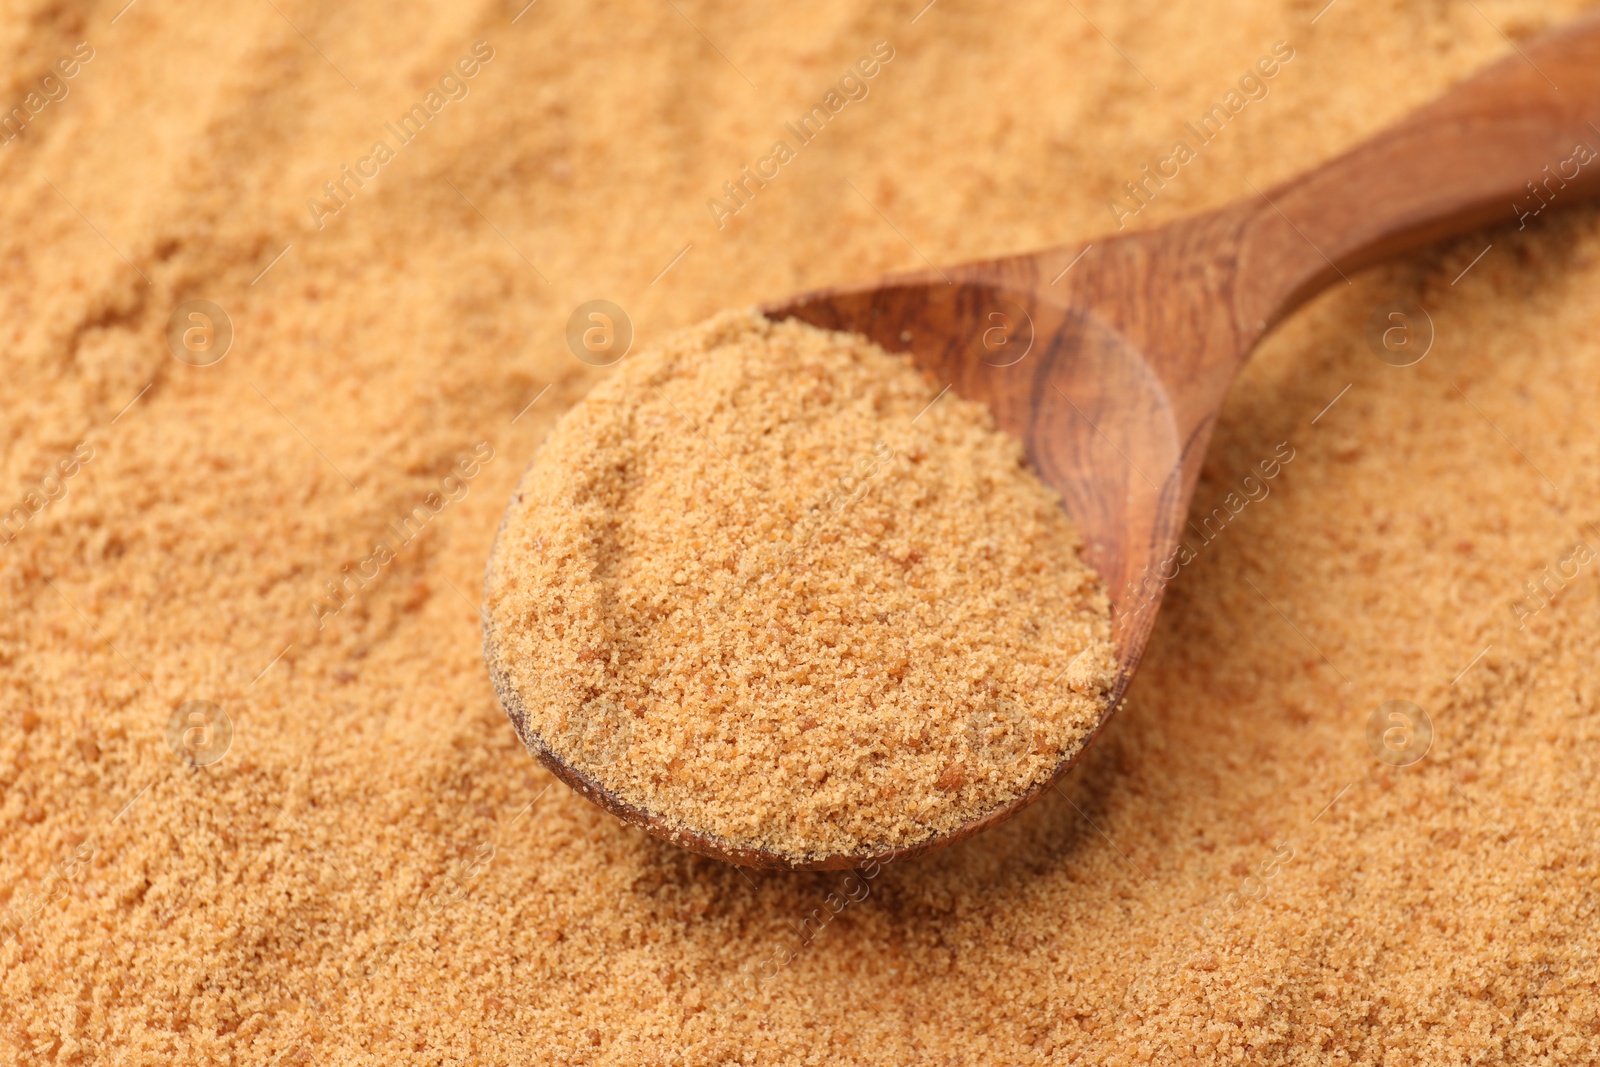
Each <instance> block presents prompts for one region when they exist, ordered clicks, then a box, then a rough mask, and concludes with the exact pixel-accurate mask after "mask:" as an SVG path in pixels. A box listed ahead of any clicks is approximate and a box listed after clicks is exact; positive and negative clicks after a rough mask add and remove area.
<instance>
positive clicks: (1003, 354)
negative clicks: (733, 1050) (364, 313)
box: [486, 16, 1600, 870]
mask: <svg viewBox="0 0 1600 1067" xmlns="http://www.w3.org/2000/svg"><path fill="white" fill-rule="evenodd" d="M1597 71H1600V16H1590V17H1586V18H1584V19H1582V20H1580V21H1578V22H1575V23H1572V24H1570V25H1568V26H1567V27H1565V28H1563V29H1561V30H1558V31H1556V32H1553V33H1551V34H1547V35H1545V36H1544V37H1542V38H1540V39H1538V40H1536V41H1533V42H1530V43H1528V44H1526V45H1525V46H1523V47H1522V48H1521V49H1520V50H1519V51H1518V53H1517V54H1516V55H1514V56H1511V57H1508V58H1506V59H1504V60H1502V61H1501V62H1499V63H1497V64H1495V65H1493V66H1491V67H1490V68H1488V69H1486V70H1485V71H1483V72H1482V73H1480V74H1478V75H1476V76H1475V77H1473V78H1471V79H1469V80H1468V81H1465V82H1463V83H1461V84H1459V85H1457V86H1455V87H1454V88H1452V89H1450V90H1449V91H1448V92H1446V93H1445V94H1444V95H1443V96H1442V97H1440V98H1439V99H1437V100H1436V101H1434V102H1433V103H1431V104H1429V105H1427V106H1425V107H1423V108H1421V109H1419V110H1418V111H1415V112H1413V113H1412V114H1411V115H1410V116H1408V117H1407V118H1406V119H1404V120H1403V121H1401V122H1400V123H1398V124H1397V125H1395V126H1392V127H1390V128H1389V129H1387V130H1385V131H1383V132H1382V133H1380V134H1378V135H1376V136H1374V137H1372V138H1371V139H1369V140H1367V141H1365V142H1362V143H1361V144H1359V145H1357V146H1356V147H1354V148H1352V149H1350V150H1348V151H1346V152H1345V153H1343V154H1342V155H1340V156H1338V157H1336V158H1334V159H1332V160H1330V161H1328V162H1327V163H1325V164H1323V165H1321V166H1319V167H1317V168H1315V169H1313V170H1311V171H1308V172H1306V173H1305V174H1302V175H1301V176H1299V177H1298V178H1295V179H1292V180H1291V181H1289V182H1286V183H1284V184H1282V185H1279V186H1276V187H1273V188H1271V189H1268V190H1266V191H1265V192H1263V191H1260V190H1258V189H1256V188H1255V187H1254V186H1251V187H1250V188H1251V192H1250V194H1249V195H1248V196H1245V197H1243V198H1241V199H1240V200H1239V201H1237V202H1235V203H1233V204H1230V205H1227V206H1225V207H1222V208H1219V209H1217V210H1214V211H1211V212H1208V213H1206V214H1203V215H1199V216H1195V217H1192V218H1188V219H1183V220H1179V221H1177V222H1174V223H1171V224H1168V225H1165V226H1162V227H1159V228H1156V229H1151V230H1146V231H1142V232H1138V233H1131V234H1116V235H1112V236H1109V237H1104V238H1099V239H1096V240H1094V241H1092V242H1089V243H1088V244H1087V245H1083V246H1072V247H1067V248H1057V249H1050V250H1046V251H1042V252H1037V253H1033V254H1028V255H1018V256H1008V257H1004V258H1000V259H993V260H987V261H983V262H977V263H968V264H963V265H960V266H956V267H946V268H943V269H935V270H930V271H925V272H918V273H914V274H907V275H902V276H896V277H892V278H888V279H885V280H882V281H879V282H875V283H872V284H867V285H857V286H845V287H841V288H836V289H826V290H821V291H818V292H813V293H807V294H804V295H801V296H797V297H794V298H791V299H789V300H785V301H781V302H776V303H773V304H769V305H767V306H765V307H763V308H762V311H763V312H764V313H765V314H766V315H767V316H768V317H769V318H773V319H784V318H795V319H799V320H802V321H804V322H808V323H811V324H813V325H815V326H819V327H823V328H825V329H830V330H843V331H849V332H854V333H859V334H863V335H865V336H866V337H868V338H869V339H871V340H873V341H875V342H877V343H878V344H879V345H880V346H882V347H883V348H884V349H885V350H887V351H890V352H905V353H909V355H910V358H911V360H912V361H913V363H914V364H915V365H916V366H918V367H919V368H920V369H921V370H922V371H923V372H924V373H925V374H926V375H927V376H929V377H931V378H932V379H933V380H934V381H935V383H936V384H937V385H942V386H943V387H944V388H947V389H949V390H951V391H953V392H954V393H956V394H957V395H959V396H963V397H966V398H967V399H970V400H974V401H979V402H981V403H984V404H986V405H988V407H989V408H990V410H991V411H992V412H993V414H994V417H995V421H996V423H997V425H998V426H999V427H1000V428H1001V429H1003V430H1005V431H1007V432H1009V433H1011V434H1013V435H1014V436H1016V437H1017V438H1018V439H1020V440H1021V441H1022V443H1023V444H1024V446H1025V448H1026V450H1027V454H1028V457H1029V459H1030V460H1031V462H1032V463H1033V465H1034V467H1035V469H1036V470H1037V471H1038V473H1039V475H1040V477H1041V478H1042V479H1043V480H1044V481H1045V482H1046V484H1048V485H1050V486H1051V487H1052V488H1054V489H1055V490H1056V491H1057V492H1058V493H1059V494H1060V496H1061V501H1062V505H1063V507H1064V509H1065V510H1066V512H1067V514H1068V515H1069V516H1070V517H1071V518H1072V520H1073V521H1074V522H1075V523H1076V525H1077V527H1078V529H1079V531H1080V533H1081V534H1082V536H1083V541H1084V547H1083V557H1084V559H1085V561H1086V562H1087V563H1088V564H1089V565H1090V566H1092V567H1094V568H1095V569H1096V570H1097V571H1098V572H1099V574H1100V577H1101V580H1102V582H1103V583H1104V586H1105V589H1106V592H1107V594H1108V595H1109V597H1110V600H1111V604H1112V618H1113V639H1114V641H1115V643H1116V646H1117V668H1118V669H1117V677H1116V681H1115V684H1114V687H1113V689H1112V691H1111V693H1110V695H1109V699H1108V701H1107V703H1106V706H1105V712H1104V714H1103V715H1102V717H1101V719H1100V722H1099V724H1098V725H1097V726H1096V727H1095V728H1094V730H1093V731H1091V733H1090V735H1089V738H1087V739H1086V740H1085V744H1084V745H1083V746H1081V747H1080V748H1079V749H1078V753H1077V754H1076V755H1075V756H1074V757H1072V759H1068V760H1065V761H1063V762H1062V763H1061V764H1060V765H1059V766H1058V767H1057V768H1056V770H1055V772H1054V774H1053V775H1051V776H1050V777H1049V778H1048V779H1047V780H1045V781H1043V782H1041V783H1039V784H1038V785H1036V786H1035V787H1034V788H1032V789H1031V790H1029V791H1028V792H1027V793H1025V794H1024V795H1022V796H1019V797H1017V798H1016V799H1014V800H1012V801H1010V802H1009V803H1007V804H1005V805H1003V806H1001V807H998V808H996V809H994V810H992V811H990V812H987V813H986V814H984V815H983V816H981V817H979V818H977V819H975V820H973V821H971V822H969V823H966V824H965V825H963V826H961V827H960V828H958V829H957V830H955V831H953V832H950V833H945V834H941V835H937V836H930V837H928V838H927V839H925V840H923V841H920V842H918V843H916V844H913V845H910V846H906V847H901V848H898V849H895V850H894V851H892V852H888V853H884V852H878V851H864V852H862V853H860V854H849V855H833V856H827V857H824V858H822V859H819V860H811V861H795V860H793V859H791V858H789V857H786V856H782V855H779V854H775V853H770V852H764V851H759V850H752V849H744V848H738V847H735V846H731V845H729V844H728V843H726V842H723V841H720V840H719V839H717V838H716V837H715V836H713V835H710V834H701V833H695V832H692V831H686V830H683V829H682V828H677V827H674V826H671V825H669V824H668V823H667V821H666V820H665V819H663V818H661V817H660V816H658V815H655V814H652V813H650V812H646V811H642V810H640V809H638V808H637V807H635V806H633V805H630V804H628V803H626V802H624V801H622V800H620V799H619V798H617V797H615V796H613V795H612V794H610V793H609V792H608V791H607V790H606V789H605V788H604V787H603V786H602V785H601V784H600V783H599V782H597V781H595V780H593V779H592V778H591V777H589V776H588V775H586V774H584V773H583V772H581V771H579V770H577V769H575V768H573V767H571V766H568V765H567V764H565V763H564V762H563V761H562V760H561V759H560V758H559V757H557V756H556V755H555V753H554V752H552V751H551V750H550V749H549V747H548V746H547V745H546V744H545V743H544V742H543V741H542V740H541V739H539V738H538V737H537V736H536V735H534V734H532V733H531V732H530V731H528V730H527V729H526V716H525V715H523V714H522V711H521V708H520V707H519V706H518V698H517V697H516V694H515V693H514V692H512V691H511V689H510V687H509V686H508V685H507V684H505V682H504V680H503V679H502V678H501V677H500V676H499V672H498V671H497V670H495V669H494V664H495V662H496V657H495V654H494V651H493V649H492V647H491V648H490V650H489V656H488V658H489V662H490V664H491V674H492V675H494V679H495V683H496V688H497V690H498V691H499V694H500V698H501V700H502V702H503V703H504V704H505V707H506V710H507V711H508V713H509V714H510V715H511V718H512V721H513V722H514V723H517V724H518V729H519V733H521V735H522V737H523V739H524V741H525V742H527V744H528V746H529V748H530V749H531V750H532V751H533V752H534V753H535V755H537V756H538V758H539V759H540V760H541V761H542V762H543V763H544V764H545V766H547V767H549V768H550V769H551V770H552V771H553V772H554V773H555V774H556V775H557V776H558V777H560V778H561V779H562V780H563V781H565V782H566V783H567V784H568V785H570V786H572V787H573V788H574V789H576V790H578V791H579V792H581V793H583V794H584V795H586V796H588V797H589V798H590V799H592V800H594V801H595V802H597V803H599V804H601V805H602V806H603V807H605V808H606V809H607V810H609V811H611V812H612V813H613V814H615V815H617V816H618V817H620V818H622V819H624V820H627V821H629V822H632V823H636V824H639V825H640V826H642V827H644V828H645V829H646V830H648V831H650V832H651V833H654V834H656V835H658V836H661V837H664V838H666V839H667V840H671V841H673V842H675V843H677V844H679V845H682V846H684V847H686V848H689V849H692V850H694V851H696V852H699V853H702V854H705V855H709V856H714V857H717V858H720V859H723V860H727V861H729V862H732V863H736V864H739V865H741V866H746V867H759V868H770V869H796V870H827V869H847V868H862V867H868V866H870V865H872V864H873V863H884V862H889V861H891V860H893V859H897V858H904V857H908V856H914V855H918V854H921V853H925V852H929V851H932V850H934V849H937V848H942V847H945V846H947V845H950V844H953V843H955V842H957V841H960V840H963V839H965V838H967V837H970V836H972V835H973V834H976V833H978V832H981V831H982V830H985V829H987V828H989V827H991V826H994V825H996V824H997V823H1000V822H1002V821H1004V820H1005V819H1008V818H1010V817H1011V816H1012V815H1015V814H1016V813H1017V812H1019V811H1021V810H1022V809H1023V808H1025V807H1026V806H1027V805H1028V804H1030V803H1032V802H1033V801H1034V800H1037V799H1038V798H1039V797H1041V796H1043V794H1044V793H1045V791H1046V790H1047V789H1049V788H1050V787H1051V786H1052V785H1054V783H1055V782H1056V781H1057V780H1058V779H1059V778H1060V777H1061V775H1063V774H1065V773H1066V772H1067V770H1068V769H1069V768H1070V766H1071V765H1072V763H1073V761H1074V760H1075V759H1077V758H1078V756H1081V754H1082V752H1083V751H1084V750H1085V749H1086V748H1087V747H1088V742H1089V741H1090V740H1092V739H1093V737H1094V736H1095V735H1096V734H1097V733H1098V732H1099V731H1100V729H1102V728H1103V727H1104V726H1105V723H1106V722H1107V721H1108V720H1109V719H1110V717H1111V715H1112V713H1113V712H1114V711H1115V710H1116V708H1117V707H1118V706H1119V705H1120V703H1121V701H1122V698H1123V696H1124V694H1125V693H1126V691H1127V688H1128V685H1129V683H1130V682H1131V681H1132V679H1133V676H1134V672H1135V671H1136V670H1137V668H1138V666H1139V661H1140V659H1141V657H1142V656H1143V654H1144V650H1145V646H1146V645H1147V644H1148V642H1149V639H1150V632H1151V628H1152V626H1153V625H1154V622H1155V616H1156V611H1157V609H1158V608H1159V607H1160V604H1161V599H1162V594H1163V592H1164V590H1165V586H1166V583H1167V581H1169V580H1170V579H1171V578H1172V577H1173V576H1174V575H1175V574H1176V573H1177V568H1178V566H1179V565H1181V561H1182V557H1181V550H1180V549H1179V544H1180V537H1179V533H1180V530H1181V529H1182V527H1183V525H1184V523H1185V521H1186V517H1187V514H1188V509H1189V503H1190V498H1191V496H1192V495H1193V492H1194V487H1195V482H1196V480H1197V478H1198V476H1199V471H1200V466H1201V463H1202V461H1203V460H1204V457H1205V450H1206V445H1207V443H1208V442H1209V440H1210V437H1211V431H1212V428H1213V426H1214V424H1215V422H1216V418H1217V415H1218V413H1219V412H1220V410H1221V408H1222V403H1223V400H1224V398H1225V397H1226V395H1227V391H1228V388H1229V386H1230V384H1231V383H1232V381H1233V379H1234V376H1235V375H1236V374H1237V372H1238V370H1239V368H1240V366H1241V365H1242V364H1243V362H1244V360H1245V359H1246V357H1247V356H1248V355H1249V353H1250V350H1251V349H1252V348H1253V347H1254V346H1255V344H1256V342H1257V341H1259V340H1260V338H1261V337H1262V336H1263V335H1264V334H1265V333H1266V332H1267V331H1268V330H1269V329H1271V328H1272V326H1273V325H1275V324H1276V323H1277V322H1279V321H1280V320H1281V319H1282V318H1283V317H1284V316H1286V315H1288V314H1289V313H1290V312H1291V311H1293V310H1294V309H1295V308H1296V307H1298V306H1299V305H1301V304H1302V303H1304V302H1305V301H1306V300H1309V299H1310V298H1311V297H1312V296H1314V295H1315V294H1316V293H1318V292H1320V291H1321V290H1322V289H1323V288H1325V287H1326V286H1328V285H1330V284H1333V283H1339V282H1348V280H1349V278H1348V275H1349V273H1350V272H1352V271H1355V270H1358V269H1359V268H1361V267H1363V266H1367V265H1370V264H1372V263H1375V262H1379V261H1381V260H1383V259H1386V258H1390V257H1392V256H1395V255H1398V254H1400V253H1403V252H1406V251H1409V250H1412V249H1415V248H1417V247H1420V246H1422V245H1425V244H1427V243H1429V242H1432V241H1436V240H1439V239H1441V238H1444V237H1448V236H1452V235H1456V234H1460V233H1464V232H1467V231H1470V230H1472V229H1475V228H1478V227H1481V226H1483V225H1485V224H1492V223H1495V222H1497V221H1498V222H1518V223H1519V226H1525V225H1526V224H1527V221H1528V219H1529V217H1530V216H1531V215H1536V214H1538V213H1540V212H1542V211H1543V210H1544V207H1545V206H1547V205H1550V204H1557V205H1559V206H1565V205H1568V204H1575V203H1577V202H1579V201H1580V200H1582V199H1588V198H1592V197H1593V196H1594V195H1595V194H1596V193H1597V192H1600V128H1596V127H1595V126H1594V125H1593V124H1591V122H1590V121H1589V116H1591V115H1593V116H1597V117H1600V73H1597ZM1579 160H1581V162H1579ZM1574 166H1576V169H1575V170H1574V169H1573V168H1574ZM486 643H488V644H489V645H490V646H492V644H493V635H492V633H491V634H488V635H487V636H486Z"/></svg>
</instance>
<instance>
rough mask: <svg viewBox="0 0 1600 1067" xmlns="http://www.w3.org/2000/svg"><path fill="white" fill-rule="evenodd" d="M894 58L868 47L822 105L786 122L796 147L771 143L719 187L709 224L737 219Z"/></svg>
mask: <svg viewBox="0 0 1600 1067" xmlns="http://www.w3.org/2000/svg"><path fill="white" fill-rule="evenodd" d="M893 58H894V46H893V45H891V44H890V43H889V42H888V41H879V42H877V43H876V44H874V45H873V46H872V55H870V56H865V57H863V58H861V59H860V60H858V61H857V62H856V64H855V66H853V67H851V68H850V69H849V70H847V71H845V73H844V74H843V75H842V76H841V77H840V78H839V82H838V86H839V87H838V88H837V89H829V90H828V91H827V92H826V93H824V94H823V95H822V102H821V103H820V104H818V105H816V106H815V107H813V108H812V109H811V110H810V111H808V112H806V113H805V114H804V115H801V116H800V118H799V119H797V120H796V121H794V122H786V123H784V124H783V128H784V129H785V130H787V131H789V135H790V136H791V137H793V138H794V140H795V145H796V146H797V147H793V148H791V147H790V146H789V142H788V141H786V140H780V141H776V142H774V143H773V145H772V148H771V149H770V150H769V151H768V153H767V155H766V157H765V158H764V159H759V160H757V161H756V163H755V166H754V168H753V169H752V168H751V167H745V168H744V169H743V170H741V171H740V172H739V177H737V178H735V179H734V180H733V181H727V182H723V183H722V192H723V195H724V196H726V197H727V200H726V201H723V200H719V199H717V198H716V197H711V198H710V199H708V200H707V201H706V208H707V210H709V211H710V212H711V220H712V221H713V222H715V223H716V224H717V229H719V230H720V229H722V228H723V227H724V226H726V225H727V224H728V218H729V217H730V216H732V215H737V214H738V213H739V212H740V211H742V210H743V209H744V208H746V207H748V206H749V205H750V202H751V201H752V200H754V199H755V197H756V193H758V192H760V191H761V190H762V189H765V188H766V187H767V182H770V181H772V180H773V179H774V178H776V177H777V176H778V173H779V171H780V170H781V169H782V168H783V166H784V164H786V163H789V162H790V161H792V160H793V159H795V158H796V157H797V156H798V155H799V149H800V148H804V147H805V146H806V145H808V144H810V143H811V141H812V140H813V139H814V138H815V137H816V136H817V135H818V134H820V133H821V132H822V128H823V127H824V126H826V125H827V124H828V121H829V120H830V119H832V118H834V117H835V116H837V115H838V114H839V112H841V111H843V110H844V109H845V105H847V104H849V103H850V102H851V101H853V100H865V99H866V98H867V93H869V92H870V91H871V88H870V87H869V86H868V85H867V82H868V81H870V80H871V79H873V78H875V77H877V74H878V71H879V70H881V69H882V67H883V66H885V65H887V64H888V62H889V61H890V60H891V59H893Z"/></svg>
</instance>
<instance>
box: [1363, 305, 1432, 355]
mask: <svg viewBox="0 0 1600 1067" xmlns="http://www.w3.org/2000/svg"><path fill="white" fill-rule="evenodd" d="M1367 347H1368V348H1370V349H1372V354H1373V355H1375V356H1377V357H1378V358H1379V359H1381V360H1383V361H1384V362H1385V363H1387V364H1389V366H1391V367H1409V366H1411V365H1412V364H1413V363H1421V362H1422V357H1423V356H1426V355H1427V354H1428V352H1429V350H1430V349H1432V348H1433V316H1431V315H1429V314H1428V309H1427V308H1425V307H1423V306H1422V305H1421V304H1419V303H1417V302H1416V301H1415V300H1391V301H1389V302H1388V303H1387V304H1380V305H1378V306H1377V307H1375V308H1373V309H1372V314H1371V315H1369V316H1367Z"/></svg>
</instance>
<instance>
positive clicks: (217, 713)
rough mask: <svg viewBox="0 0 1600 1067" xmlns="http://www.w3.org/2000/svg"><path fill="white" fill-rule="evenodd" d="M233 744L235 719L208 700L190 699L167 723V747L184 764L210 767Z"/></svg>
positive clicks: (173, 713) (178, 707) (173, 711)
mask: <svg viewBox="0 0 1600 1067" xmlns="http://www.w3.org/2000/svg"><path fill="white" fill-rule="evenodd" d="M232 745H233V720H232V719H230V718H229V717H228V713H227V712H225V711H223V710H222V709H221V708H220V707H218V706H217V705H216V704H213V703H212V702H211V701H209V700H187V701H184V702H183V703H182V704H179V705H178V706H177V707H176V708H174V709H172V717H171V718H170V719H168V720H167V747H168V748H170V749H172V752H173V754H174V755H176V756H177V757H178V758H179V759H181V760H183V761H184V762H185V763H190V764H193V765H194V766H196V767H207V766H210V765H211V764H213V763H215V762H217V761H218V760H219V759H221V758H222V757H223V756H226V755H227V754H228V749H229V748H230V747H231V746H232Z"/></svg>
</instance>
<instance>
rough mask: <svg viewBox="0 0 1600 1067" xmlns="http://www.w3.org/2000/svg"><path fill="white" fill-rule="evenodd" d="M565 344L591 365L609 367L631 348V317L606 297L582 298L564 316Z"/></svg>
mask: <svg viewBox="0 0 1600 1067" xmlns="http://www.w3.org/2000/svg"><path fill="white" fill-rule="evenodd" d="M567 347H568V348H570V349H571V350H572V354H573V355H575V356H577V357H578V358H579V359H581V360H583V361H584V362H585V363H587V364H589V366H591V367H609V366H611V364H613V363H615V362H616V361H617V360H619V359H621V358H622V357H623V356H625V355H627V354H628V349H630V348H632V347H633V320H632V319H630V318H628V313H627V312H626V311H623V310H622V308H620V307H618V306H617V305H616V304H613V303H612V302H611V301H609V300H585V301H584V302H583V303H581V304H579V305H578V306H577V307H575V308H573V309H572V314H571V315H570V316H569V317H568V318H567Z"/></svg>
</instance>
